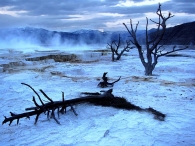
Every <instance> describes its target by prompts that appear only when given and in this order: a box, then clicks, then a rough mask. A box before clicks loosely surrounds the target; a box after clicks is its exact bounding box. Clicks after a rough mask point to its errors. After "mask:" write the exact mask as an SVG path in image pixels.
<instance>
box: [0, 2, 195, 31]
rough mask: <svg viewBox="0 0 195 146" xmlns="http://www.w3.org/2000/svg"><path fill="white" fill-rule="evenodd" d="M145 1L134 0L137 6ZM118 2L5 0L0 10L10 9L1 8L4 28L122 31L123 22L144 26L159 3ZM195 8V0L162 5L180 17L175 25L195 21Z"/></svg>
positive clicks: (0, 4) (163, 8)
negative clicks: (121, 3) (120, 4)
mask: <svg viewBox="0 0 195 146" xmlns="http://www.w3.org/2000/svg"><path fill="white" fill-rule="evenodd" d="M123 1H125V0H123ZM143 1H144V0H134V2H136V3H138V2H143ZM118 3H119V0H85V1H83V0H74V1H73V0H3V1H0V8H4V9H5V8H6V10H7V12H6V13H5V12H4V13H2V12H1V11H2V9H0V19H1V23H0V27H5V26H12V27H14V26H16V27H18V26H21V27H22V26H32V27H43V28H46V29H52V30H64V31H72V30H77V29H82V28H85V29H105V30H116V29H122V28H123V25H122V22H124V21H125V22H127V21H129V19H130V18H131V19H135V21H137V19H140V20H139V21H140V22H143V24H144V23H145V13H153V12H155V11H156V10H157V8H158V4H152V5H143V6H131V7H125V6H124V7H116V5H117V4H118ZM194 8H195V3H194V0H188V1H186V0H170V1H167V2H164V3H162V10H163V11H170V12H172V13H173V14H174V13H176V14H177V17H175V18H174V19H173V20H174V21H173V20H172V21H171V25H174V24H178V23H184V22H186V21H190V20H191V21H195V18H194V19H193V17H192V16H194V15H193V14H195V9H194ZM9 12H12V15H11V14H10V13H9ZM19 12H20V13H19ZM13 13H14V14H15V15H13ZM180 13H187V14H189V15H190V16H191V17H189V19H186V18H185V19H184V16H180ZM187 14H186V15H187ZM109 25H110V26H109Z"/></svg>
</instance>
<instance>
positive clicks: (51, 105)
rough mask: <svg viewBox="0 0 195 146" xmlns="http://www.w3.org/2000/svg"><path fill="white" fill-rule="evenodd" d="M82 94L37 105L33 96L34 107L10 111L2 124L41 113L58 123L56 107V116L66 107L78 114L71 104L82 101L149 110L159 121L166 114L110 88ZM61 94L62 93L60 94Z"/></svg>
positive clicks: (119, 107)
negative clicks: (136, 102) (135, 101)
mask: <svg viewBox="0 0 195 146" xmlns="http://www.w3.org/2000/svg"><path fill="white" fill-rule="evenodd" d="M23 85H27V86H28V87H30V88H31V89H32V90H33V91H35V90H34V89H33V88H32V87H31V86H30V85H28V84H24V83H23ZM37 94H38V93H37ZM44 94H45V95H46V93H44ZM82 94H84V95H85V96H84V97H79V98H75V99H70V100H64V99H63V100H62V101H50V102H48V103H45V104H42V105H38V104H37V103H36V100H35V98H33V100H34V104H35V107H30V108H26V110H27V112H24V113H21V114H15V113H12V112H10V114H11V116H10V117H8V118H7V117H5V119H4V120H3V122H2V124H5V123H7V122H9V125H11V123H12V122H13V121H14V120H17V124H19V120H20V119H21V118H28V119H30V117H31V116H36V118H35V124H36V123H37V121H38V118H39V115H40V114H42V113H47V118H48V119H50V118H53V119H54V120H55V121H56V123H58V124H60V122H59V121H58V119H57V118H56V116H55V112H56V109H58V110H57V113H58V117H59V113H64V112H61V111H62V110H65V109H66V107H70V108H71V109H72V111H73V112H74V114H75V115H76V116H77V115H78V114H77V113H76V111H75V109H74V108H73V105H78V104H82V103H89V104H92V105H97V106H106V107H114V108H118V109H124V110H137V111H140V112H149V113H151V114H153V115H154V118H155V119H157V120H160V121H164V119H165V116H166V115H165V114H163V113H161V112H159V111H157V110H155V109H153V108H151V107H149V108H146V109H144V108H141V107H139V106H136V105H134V104H132V103H131V102H128V101H127V100H126V99H125V98H122V97H116V96H114V95H113V94H112V89H110V90H108V91H105V92H104V93H103V94H100V93H97V92H96V93H89V92H83V93H82ZM45 95H44V96H45ZM62 96H63V94H62ZM45 97H46V96H45ZM29 110H30V111H29ZM50 113H51V114H50Z"/></svg>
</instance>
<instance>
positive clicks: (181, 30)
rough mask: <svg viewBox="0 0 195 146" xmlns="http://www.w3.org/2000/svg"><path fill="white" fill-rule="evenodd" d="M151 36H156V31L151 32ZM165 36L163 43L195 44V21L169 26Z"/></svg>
mask: <svg viewBox="0 0 195 146" xmlns="http://www.w3.org/2000/svg"><path fill="white" fill-rule="evenodd" d="M150 36H151V37H152V36H155V32H154V31H153V32H151V33H150ZM164 38H165V40H164V41H162V42H161V43H165V44H166V45H190V44H193V45H195V22H190V23H184V24H181V25H177V26H174V27H170V28H167V30H166V32H165V37H164Z"/></svg>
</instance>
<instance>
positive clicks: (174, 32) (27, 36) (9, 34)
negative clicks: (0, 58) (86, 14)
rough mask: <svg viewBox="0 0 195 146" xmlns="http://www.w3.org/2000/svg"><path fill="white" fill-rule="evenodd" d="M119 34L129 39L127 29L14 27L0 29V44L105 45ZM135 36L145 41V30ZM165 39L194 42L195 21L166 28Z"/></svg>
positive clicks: (152, 33) (177, 42) (122, 37)
mask: <svg viewBox="0 0 195 146" xmlns="http://www.w3.org/2000/svg"><path fill="white" fill-rule="evenodd" d="M119 34H120V36H121V40H122V41H124V42H125V41H126V40H127V39H129V34H128V33H127V31H116V32H111V31H105V32H100V31H98V30H78V31H75V32H57V31H49V30H46V29H42V28H31V27H26V28H15V29H0V44H2V43H7V44H14V43H19V42H25V43H31V44H38V45H63V44H73V45H75V44H78V45H79V44H102V45H106V44H107V43H110V42H111V41H113V40H118V35H119ZM149 35H150V37H154V36H155V29H151V30H150V31H149ZM137 38H138V40H139V42H140V44H144V42H145V30H138V31H137ZM165 38H166V39H165V40H164V42H162V43H165V44H166V45H172V44H177V45H190V44H195V22H191V23H185V24H181V25H178V26H175V27H171V28H167V30H166V34H165Z"/></svg>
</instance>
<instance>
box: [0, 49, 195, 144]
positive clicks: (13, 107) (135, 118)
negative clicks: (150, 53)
mask: <svg viewBox="0 0 195 146" xmlns="http://www.w3.org/2000/svg"><path fill="white" fill-rule="evenodd" d="M40 51H41V50H40ZM40 51H38V52H36V53H34V52H31V53H30V52H28V53H22V52H17V51H15V50H12V51H10V50H5V49H4V50H0V62H1V65H2V63H4V64H6V62H19V63H18V64H15V65H14V64H13V65H12V66H9V68H8V69H7V70H6V71H5V72H3V69H2V71H1V73H0V79H1V82H0V87H1V88H0V94H1V96H0V101H1V104H0V113H1V116H0V121H3V120H4V117H3V116H7V117H9V116H10V115H9V112H10V111H12V112H15V113H22V112H24V111H25V110H24V109H25V108H26V107H31V106H33V102H32V96H36V95H35V94H34V92H33V91H32V90H30V89H29V88H28V87H26V86H23V85H21V84H20V83H21V82H24V83H28V84H30V85H31V86H32V87H34V88H35V89H36V90H37V91H38V90H39V89H43V91H45V92H46V93H47V95H48V96H49V97H51V98H52V99H53V100H61V91H64V93H65V97H66V99H72V98H76V97H78V96H79V94H80V92H99V91H100V90H102V89H101V88H98V87H97V84H98V83H99V82H100V79H101V76H102V74H103V72H108V77H109V79H110V81H113V80H115V79H118V77H119V76H122V78H121V80H120V81H119V82H117V83H116V84H115V86H114V87H113V94H114V95H117V96H122V97H125V98H126V99H127V100H128V101H130V102H132V103H133V104H136V105H138V106H141V107H143V108H148V107H153V108H154V109H156V110H159V111H161V112H162V113H165V114H166V115H167V117H166V119H165V121H161V122H160V121H157V120H156V119H153V116H152V115H150V114H148V113H139V112H137V111H125V110H118V109H114V108H110V107H100V106H91V105H88V104H82V105H77V106H75V110H76V112H77V113H78V116H75V115H74V113H73V112H72V111H71V110H68V112H67V113H66V114H65V115H61V116H60V119H59V121H60V123H61V125H58V124H57V123H56V122H55V121H54V120H53V119H51V120H50V121H48V120H47V117H46V115H44V114H43V115H41V116H40V118H39V120H38V123H37V125H34V119H35V117H31V118H30V120H28V119H21V120H20V123H19V125H16V121H14V122H13V123H12V125H11V126H9V125H8V124H7V123H6V124H4V125H1V127H0V129H1V130H0V145H7V146H12V145H14V146H15V145H29V146H30V145H32V146H34V145H48V146H50V145H51V146H53V145H61V146H64V145H69V146H71V145H74V146H75V145H76V146H84V145H85V146H88V145H89V146H90V145H101V146H102V145H104V146H106V145H108V146H110V145H113V146H119V145H131V146H138V145H144V146H152V145H153V146H164V145H169V146H175V145H179V146H189V145H195V140H194V135H195V129H194V127H195V115H194V113H195V108H194V104H195V93H194V91H195V59H194V58H195V51H194V50H185V51H182V52H179V54H182V53H183V54H184V56H187V57H183V56H177V57H164V58H161V59H160V60H159V64H158V65H157V66H156V69H155V70H154V74H155V75H154V76H152V77H147V76H144V73H143V67H142V65H141V63H140V60H139V58H138V55H137V53H136V51H132V52H129V53H128V54H126V55H125V56H122V60H120V61H118V62H111V61H110V60H111V55H110V54H107V55H106V54H104V56H102V53H94V52H91V51H89V52H88V53H86V52H85V54H82V53H81V52H80V53H79V54H80V56H79V57H80V59H81V60H83V61H77V62H55V61H54V60H52V59H49V60H43V61H25V60H24V59H25V58H26V57H29V56H31V57H32V56H37V55H40V54H41V55H44V54H45V52H40ZM42 51H43V50H42ZM44 51H45V50H44ZM47 53H51V50H50V52H47ZM77 53H78V52H77ZM81 54H82V55H81ZM177 54H178V53H177ZM1 68H2V67H1ZM105 90H107V89H105ZM43 98H44V97H43Z"/></svg>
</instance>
